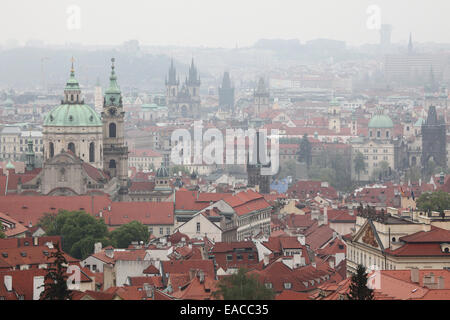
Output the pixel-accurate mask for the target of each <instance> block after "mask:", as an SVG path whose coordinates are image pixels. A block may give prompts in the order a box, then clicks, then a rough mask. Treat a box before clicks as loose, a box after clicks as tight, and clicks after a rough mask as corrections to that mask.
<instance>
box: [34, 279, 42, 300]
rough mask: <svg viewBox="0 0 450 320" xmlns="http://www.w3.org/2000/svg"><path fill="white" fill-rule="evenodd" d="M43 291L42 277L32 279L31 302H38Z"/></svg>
mask: <svg viewBox="0 0 450 320" xmlns="http://www.w3.org/2000/svg"><path fill="white" fill-rule="evenodd" d="M42 291H44V276H37V277H33V300H39V299H40V297H41V293H42Z"/></svg>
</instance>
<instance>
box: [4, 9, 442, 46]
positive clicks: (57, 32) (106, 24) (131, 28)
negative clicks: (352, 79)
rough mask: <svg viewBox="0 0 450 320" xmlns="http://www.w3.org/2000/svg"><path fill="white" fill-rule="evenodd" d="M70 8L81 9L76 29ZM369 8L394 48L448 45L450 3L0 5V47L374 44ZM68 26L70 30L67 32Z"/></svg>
mask: <svg viewBox="0 0 450 320" xmlns="http://www.w3.org/2000/svg"><path fill="white" fill-rule="evenodd" d="M72 5H75V6H77V7H78V8H80V15H79V16H80V19H79V20H80V24H79V27H80V28H79V29H77V26H78V24H77V16H78V15H77V14H76V11H77V10H75V11H71V13H67V9H68V8H69V7H70V6H72ZM370 5H376V6H378V7H379V8H380V9H381V23H387V24H392V25H393V26H394V30H393V33H392V40H393V42H406V41H407V40H408V37H409V32H412V33H413V37H414V40H416V41H419V42H425V41H435V42H450V19H449V18H448V14H449V12H450V1H449V0H428V1H427V0H373V1H369V0H308V1H304V0H71V1H69V0H14V1H13V0H2V1H1V5H0V30H1V32H0V43H4V42H5V41H6V40H8V39H17V40H19V41H21V42H25V41H27V40H30V39H39V40H43V41H45V42H47V43H54V44H62V43H66V42H82V43H86V44H119V43H122V42H123V41H126V40H130V39H137V40H139V41H140V42H141V43H142V44H148V45H189V46H199V45H204V46H214V47H216V46H222V47H235V46H236V45H238V46H248V45H252V44H253V43H254V42H255V41H256V40H258V39H260V38H282V39H294V38H295V39H299V40H300V41H301V42H305V41H308V40H311V39H315V38H332V39H337V40H345V41H347V42H348V43H349V44H361V43H375V42H378V41H379V34H378V31H376V30H371V29H368V28H367V26H366V22H367V20H368V18H369V14H368V13H367V12H366V11H367V9H368V7H369V6H370ZM68 24H69V25H70V26H72V27H75V29H72V30H70V29H69V28H68Z"/></svg>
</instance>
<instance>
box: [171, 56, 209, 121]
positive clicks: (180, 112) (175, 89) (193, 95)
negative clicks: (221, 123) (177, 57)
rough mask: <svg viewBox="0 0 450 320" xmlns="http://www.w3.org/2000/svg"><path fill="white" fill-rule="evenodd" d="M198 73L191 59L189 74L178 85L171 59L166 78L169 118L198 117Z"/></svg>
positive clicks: (199, 102)
mask: <svg viewBox="0 0 450 320" xmlns="http://www.w3.org/2000/svg"><path fill="white" fill-rule="evenodd" d="M200 84H201V82H200V75H199V74H198V71H197V67H196V66H195V64H194V59H192V63H191V66H190V68H189V76H188V77H186V80H185V81H184V82H183V84H182V85H181V87H180V80H179V78H178V77H177V72H176V69H175V67H174V65H173V60H172V62H171V65H170V69H169V75H168V78H167V79H166V102H167V107H168V109H169V118H171V119H174V118H193V119H199V118H200V116H201V114H200V105H201V99H200Z"/></svg>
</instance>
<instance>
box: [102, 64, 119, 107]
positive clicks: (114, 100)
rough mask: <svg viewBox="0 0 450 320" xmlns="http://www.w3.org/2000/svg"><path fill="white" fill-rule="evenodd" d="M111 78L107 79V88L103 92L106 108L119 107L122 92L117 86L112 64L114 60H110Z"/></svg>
mask: <svg viewBox="0 0 450 320" xmlns="http://www.w3.org/2000/svg"><path fill="white" fill-rule="evenodd" d="M111 62H112V66H111V76H110V77H109V88H108V89H106V91H105V101H106V106H116V107H118V106H120V100H121V95H122V92H121V91H120V87H119V85H118V84H117V76H116V72H115V66H114V62H115V59H114V58H113V59H111Z"/></svg>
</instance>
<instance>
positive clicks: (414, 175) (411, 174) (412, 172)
mask: <svg viewBox="0 0 450 320" xmlns="http://www.w3.org/2000/svg"><path fill="white" fill-rule="evenodd" d="M421 177H422V174H421V172H420V168H419V167H417V166H415V167H410V168H409V169H408V171H406V174H405V179H406V180H409V181H419V179H420V178H421Z"/></svg>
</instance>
